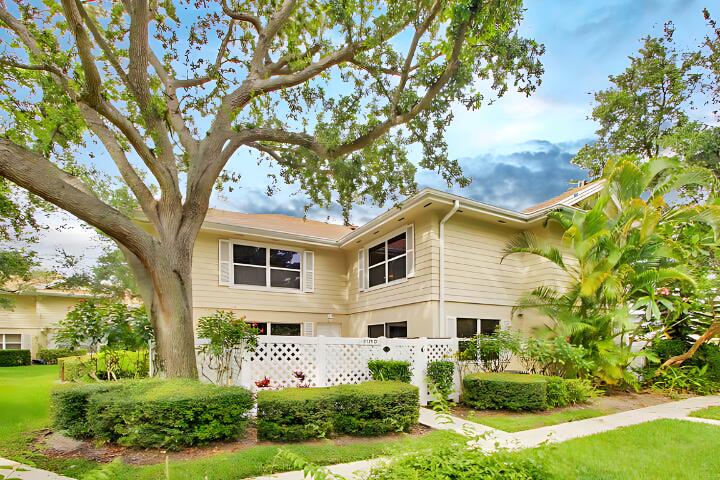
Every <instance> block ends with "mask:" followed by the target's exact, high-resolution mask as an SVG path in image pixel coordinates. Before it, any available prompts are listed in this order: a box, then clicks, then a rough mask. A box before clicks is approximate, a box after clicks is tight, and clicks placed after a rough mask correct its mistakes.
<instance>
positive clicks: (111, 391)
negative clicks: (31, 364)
mask: <svg viewBox="0 0 720 480" xmlns="http://www.w3.org/2000/svg"><path fill="white" fill-rule="evenodd" d="M252 406H253V399H252V394H251V393H250V392H249V391H248V390H246V389H244V388H239V387H220V386H216V385H210V384H203V383H200V382H198V381H195V380H159V379H147V380H127V381H120V382H98V383H94V384H86V383H80V384H70V385H62V386H61V387H59V388H57V389H56V390H55V391H54V392H53V410H54V412H55V425H56V427H57V428H59V429H64V430H66V431H67V432H68V433H69V434H71V435H73V436H77V437H83V436H92V437H93V438H95V439H97V440H102V441H113V442H117V443H119V444H121V445H125V446H130V447H142V448H151V447H152V448H167V449H177V448H180V447H186V446H192V445H198V444H203V443H207V442H211V441H214V440H224V439H229V438H236V437H238V436H239V435H240V434H242V433H243V432H244V430H245V427H246V425H247V415H248V412H249V411H250V409H251V408H252Z"/></svg>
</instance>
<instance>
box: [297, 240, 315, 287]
mask: <svg viewBox="0 0 720 480" xmlns="http://www.w3.org/2000/svg"><path fill="white" fill-rule="evenodd" d="M300 272H301V273H300V276H301V279H300V283H301V286H302V291H303V292H306V293H313V292H314V291H315V252H313V251H312V250H305V251H304V252H302V261H301V262H300Z"/></svg>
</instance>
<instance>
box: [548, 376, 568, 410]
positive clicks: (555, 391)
mask: <svg viewBox="0 0 720 480" xmlns="http://www.w3.org/2000/svg"><path fill="white" fill-rule="evenodd" d="M545 380H546V382H547V404H548V407H550V408H555V407H567V406H568V405H570V392H569V390H568V386H567V383H566V382H565V379H564V378H560V377H547V378H546V379H545Z"/></svg>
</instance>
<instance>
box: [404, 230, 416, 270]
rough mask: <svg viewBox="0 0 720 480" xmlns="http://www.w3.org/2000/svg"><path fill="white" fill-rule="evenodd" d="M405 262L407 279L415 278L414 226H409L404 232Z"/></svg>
mask: <svg viewBox="0 0 720 480" xmlns="http://www.w3.org/2000/svg"><path fill="white" fill-rule="evenodd" d="M405 245H406V247H405V252H406V255H405V261H406V262H407V265H406V270H405V271H406V272H407V277H408V278H410V277H414V276H415V226H414V225H412V224H410V225H408V227H407V230H406V231H405Z"/></svg>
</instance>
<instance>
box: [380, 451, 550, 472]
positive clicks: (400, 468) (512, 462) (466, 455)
mask: <svg viewBox="0 0 720 480" xmlns="http://www.w3.org/2000/svg"><path fill="white" fill-rule="evenodd" d="M548 478H551V476H550V475H549V474H548V473H547V472H545V471H544V469H543V467H541V466H540V465H539V464H538V463H536V462H535V461H533V460H531V459H526V458H522V457H520V456H517V455H509V454H504V453H503V454H494V455H485V454H484V453H483V452H482V451H481V450H479V449H468V448H467V447H466V446H465V445H462V444H458V445H457V446H456V447H446V448H442V449H436V450H432V451H430V452H421V453H414V454H411V455H403V456H401V457H400V458H399V459H397V460H395V461H393V462H391V463H390V464H388V465H383V466H381V467H378V468H376V469H374V470H373V471H372V472H371V473H370V476H369V477H368V480H408V479H412V480H436V479H443V480H451V479H452V480H454V479H472V480H546V479H548Z"/></svg>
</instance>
